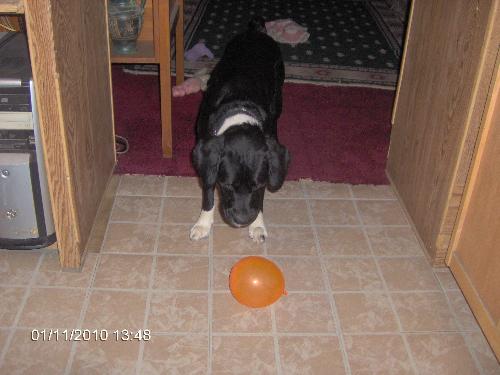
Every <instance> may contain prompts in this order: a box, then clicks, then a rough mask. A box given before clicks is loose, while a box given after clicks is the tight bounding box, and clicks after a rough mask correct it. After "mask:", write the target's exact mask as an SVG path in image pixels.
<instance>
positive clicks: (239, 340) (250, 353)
mask: <svg viewBox="0 0 500 375" xmlns="http://www.w3.org/2000/svg"><path fill="white" fill-rule="evenodd" d="M212 355H213V359H212V374H214V375H217V374H234V375H243V374H259V375H266V374H276V363H275V359H274V345H273V338H272V337H271V336H215V337H214V338H213V339H212Z"/></svg>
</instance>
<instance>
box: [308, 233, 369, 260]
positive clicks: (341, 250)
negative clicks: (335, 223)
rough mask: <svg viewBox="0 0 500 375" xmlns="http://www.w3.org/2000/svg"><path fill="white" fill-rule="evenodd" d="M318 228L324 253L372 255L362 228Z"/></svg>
mask: <svg viewBox="0 0 500 375" xmlns="http://www.w3.org/2000/svg"><path fill="white" fill-rule="evenodd" d="M316 230H317V233H318V238H319V243H320V246H321V253H322V254H323V255H353V256H365V255H371V252H370V247H369V246H368V242H367V241H366V238H365V235H364V233H363V230H362V229H361V228H355V227H317V228H316Z"/></svg>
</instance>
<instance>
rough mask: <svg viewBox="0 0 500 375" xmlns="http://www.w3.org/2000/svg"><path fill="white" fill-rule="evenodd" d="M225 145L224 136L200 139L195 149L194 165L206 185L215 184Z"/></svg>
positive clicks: (193, 155)
mask: <svg viewBox="0 0 500 375" xmlns="http://www.w3.org/2000/svg"><path fill="white" fill-rule="evenodd" d="M223 146H224V139H223V137H214V138H210V139H209V140H199V141H198V143H197V144H196V146H195V148H194V149H193V154H192V157H193V165H194V168H195V169H196V172H198V175H199V176H200V178H201V180H202V184H203V185H204V186H214V185H215V182H216V181H217V173H218V171H219V162H220V158H221V154H222V149H223Z"/></svg>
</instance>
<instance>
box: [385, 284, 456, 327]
mask: <svg viewBox="0 0 500 375" xmlns="http://www.w3.org/2000/svg"><path fill="white" fill-rule="evenodd" d="M392 300H393V302H394V307H395V308H396V312H397V313H398V315H399V320H400V321H401V326H402V329H403V331H406V332H418V331H427V332H429V331H453V330H456V329H458V327H457V325H456V323H455V319H454V317H453V314H452V312H451V310H450V308H449V306H448V302H447V301H446V297H445V295H444V294H443V293H442V292H430V293H429V292H424V293H393V294H392Z"/></svg>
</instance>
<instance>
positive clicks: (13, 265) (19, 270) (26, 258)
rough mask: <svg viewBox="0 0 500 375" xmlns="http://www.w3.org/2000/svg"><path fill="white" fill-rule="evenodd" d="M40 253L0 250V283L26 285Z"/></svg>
mask: <svg viewBox="0 0 500 375" xmlns="http://www.w3.org/2000/svg"><path fill="white" fill-rule="evenodd" d="M41 254H42V253H41V252H40V251H21V250H19V251H15V250H0V284H3V285H27V284H28V283H29V282H30V280H31V278H32V276H33V271H34V270H35V268H36V266H37V264H38V260H39V259H40V256H41Z"/></svg>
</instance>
